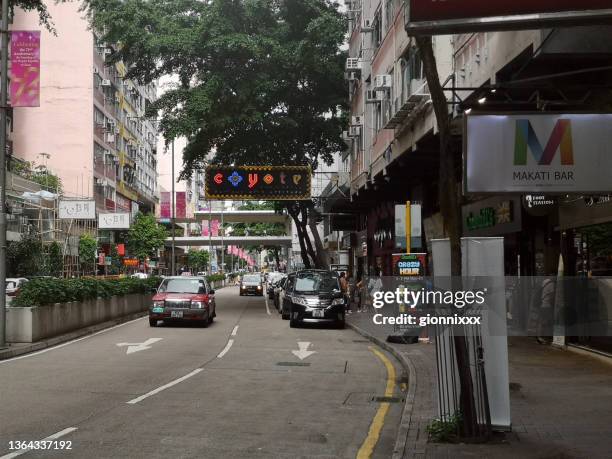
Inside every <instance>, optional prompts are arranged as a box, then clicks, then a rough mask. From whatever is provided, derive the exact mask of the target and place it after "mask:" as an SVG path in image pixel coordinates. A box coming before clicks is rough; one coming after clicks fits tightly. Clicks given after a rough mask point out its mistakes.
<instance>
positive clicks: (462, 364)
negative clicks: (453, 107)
mask: <svg viewBox="0 0 612 459" xmlns="http://www.w3.org/2000/svg"><path fill="white" fill-rule="evenodd" d="M415 41H416V43H417V46H418V49H419V53H420V55H421V59H422V61H423V71H424V73H425V77H426V79H427V85H428V87H429V92H430V94H431V101H432V105H433V109H434V113H435V116H436V121H437V124H438V137H439V139H440V145H439V148H440V167H439V177H438V187H439V196H440V212H441V214H442V217H443V219H444V227H445V229H446V232H447V233H448V236H449V242H450V254H451V275H452V276H453V279H454V281H453V282H454V284H455V285H453V289H457V290H459V289H460V288H461V285H460V283H461V282H460V279H461V274H462V273H461V257H462V254H461V218H460V215H461V207H460V206H461V203H460V200H459V192H458V190H459V187H458V186H457V168H456V160H455V158H456V151H455V149H454V148H455V142H453V138H452V133H451V118H450V115H449V113H448V105H447V100H446V96H445V94H444V89H443V88H442V84H441V83H440V76H439V73H438V66H437V63H436V58H435V54H434V51H433V44H432V38H431V37H429V36H416V37H415ZM453 344H454V347H455V357H456V361H457V369H458V375H459V386H460V394H459V405H460V411H461V434H462V435H463V436H464V437H468V438H469V437H475V436H476V435H477V417H476V403H475V400H474V388H473V382H472V371H471V369H470V356H469V351H468V346H467V340H466V337H465V336H463V335H462V334H461V333H456V334H455V335H454V336H453ZM485 403H486V401H485Z"/></svg>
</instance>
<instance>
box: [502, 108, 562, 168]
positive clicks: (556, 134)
mask: <svg viewBox="0 0 612 459" xmlns="http://www.w3.org/2000/svg"><path fill="white" fill-rule="evenodd" d="M572 145H573V142H572V125H571V121H570V120H568V119H559V120H558V121H557V123H556V124H555V127H554V128H553V131H552V134H551V135H550V138H549V139H548V143H547V144H546V147H544V148H542V144H541V143H540V140H539V139H538V137H537V136H536V133H535V131H534V130H533V126H531V122H530V121H529V120H525V119H519V120H516V135H515V143H514V165H515V166H526V165H527V150H528V149H529V150H531V154H532V155H533V157H534V159H535V160H536V162H537V163H538V165H540V166H549V165H550V163H551V162H552V160H553V158H554V157H555V155H556V154H557V151H561V164H562V165H563V166H572V165H573V164H574V150H573V146H572Z"/></svg>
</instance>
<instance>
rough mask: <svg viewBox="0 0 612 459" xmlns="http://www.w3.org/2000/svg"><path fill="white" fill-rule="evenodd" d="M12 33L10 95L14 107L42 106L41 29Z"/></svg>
mask: <svg viewBox="0 0 612 459" xmlns="http://www.w3.org/2000/svg"><path fill="white" fill-rule="evenodd" d="M10 34H11V79H10V95H11V106H13V107H40V31H33V30H19V31H18V30H15V31H13V32H10Z"/></svg>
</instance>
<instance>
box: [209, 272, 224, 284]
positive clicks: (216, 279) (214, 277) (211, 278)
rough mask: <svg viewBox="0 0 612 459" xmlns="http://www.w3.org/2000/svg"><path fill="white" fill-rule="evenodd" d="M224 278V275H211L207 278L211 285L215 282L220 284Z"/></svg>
mask: <svg viewBox="0 0 612 459" xmlns="http://www.w3.org/2000/svg"><path fill="white" fill-rule="evenodd" d="M223 278H224V275H223V274H211V275H210V276H206V279H207V280H208V282H210V283H211V284H212V283H213V282H219V281H222V280H223Z"/></svg>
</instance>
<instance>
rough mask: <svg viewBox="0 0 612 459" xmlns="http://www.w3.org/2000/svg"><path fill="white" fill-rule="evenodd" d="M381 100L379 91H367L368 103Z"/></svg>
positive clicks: (366, 100) (366, 101)
mask: <svg viewBox="0 0 612 459" xmlns="http://www.w3.org/2000/svg"><path fill="white" fill-rule="evenodd" d="M379 102H380V99H379V98H378V91H374V90H368V91H366V99H365V103H366V104H377V103H379Z"/></svg>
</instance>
